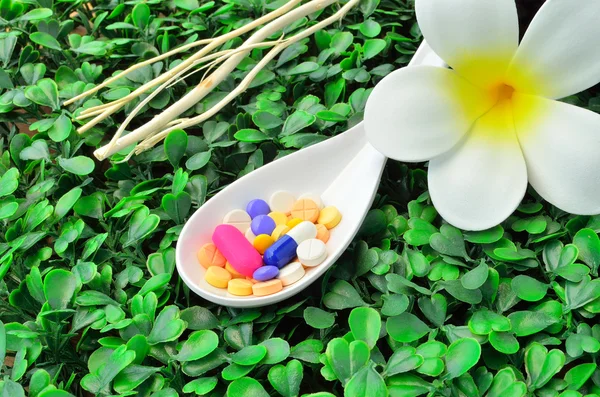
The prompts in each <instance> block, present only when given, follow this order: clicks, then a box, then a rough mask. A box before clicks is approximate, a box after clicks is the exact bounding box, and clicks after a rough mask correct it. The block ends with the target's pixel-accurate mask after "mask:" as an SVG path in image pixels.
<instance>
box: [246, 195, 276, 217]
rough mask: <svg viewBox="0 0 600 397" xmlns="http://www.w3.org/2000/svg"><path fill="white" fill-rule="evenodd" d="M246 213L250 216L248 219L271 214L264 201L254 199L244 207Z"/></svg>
mask: <svg viewBox="0 0 600 397" xmlns="http://www.w3.org/2000/svg"><path fill="white" fill-rule="evenodd" d="M246 212H247V213H248V215H250V218H252V219H254V218H256V217H257V216H259V215H267V214H268V213H269V212H271V208H269V204H267V202H266V201H265V200H261V199H254V200H252V201H250V202H249V203H248V205H247V206H246Z"/></svg>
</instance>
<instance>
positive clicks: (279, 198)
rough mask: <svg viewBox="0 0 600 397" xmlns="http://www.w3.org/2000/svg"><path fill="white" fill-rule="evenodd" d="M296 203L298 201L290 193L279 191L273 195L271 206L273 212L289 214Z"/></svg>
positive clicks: (270, 200) (270, 201)
mask: <svg viewBox="0 0 600 397" xmlns="http://www.w3.org/2000/svg"><path fill="white" fill-rule="evenodd" d="M295 201H296V199H295V198H294V196H293V195H292V194H291V193H290V192H285V191H279V192H275V193H273V195H271V198H270V199H269V206H270V207H271V211H277V212H283V213H284V214H288V213H289V212H290V211H291V210H292V206H293V205H294V202H295Z"/></svg>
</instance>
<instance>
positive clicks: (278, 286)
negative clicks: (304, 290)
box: [252, 279, 283, 296]
mask: <svg viewBox="0 0 600 397" xmlns="http://www.w3.org/2000/svg"><path fill="white" fill-rule="evenodd" d="M282 289H283V284H282V283H281V280H278V279H273V280H269V281H263V282H258V283H256V284H253V285H252V292H253V293H254V295H256V296H265V295H272V294H274V293H276V292H279V291H281V290H282Z"/></svg>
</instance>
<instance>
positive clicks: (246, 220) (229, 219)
mask: <svg viewBox="0 0 600 397" xmlns="http://www.w3.org/2000/svg"><path fill="white" fill-rule="evenodd" d="M223 223H224V224H226V225H233V226H235V227H236V228H237V229H238V230H239V231H240V232H242V233H246V230H248V228H249V227H250V224H251V223H252V218H250V215H248V213H247V212H246V211H244V210H233V211H229V212H228V213H227V215H225V217H224V218H223Z"/></svg>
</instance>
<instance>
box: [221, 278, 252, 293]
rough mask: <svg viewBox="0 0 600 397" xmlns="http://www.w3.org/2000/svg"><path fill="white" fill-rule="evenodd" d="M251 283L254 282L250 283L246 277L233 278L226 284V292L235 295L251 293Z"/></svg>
mask: <svg viewBox="0 0 600 397" xmlns="http://www.w3.org/2000/svg"><path fill="white" fill-rule="evenodd" d="M253 285H254V284H252V282H251V281H248V280H246V279H243V278H235V279H233V280H231V281H230V282H229V283H228V284H227V292H229V293H230V294H231V295H237V296H248V295H252V286H253Z"/></svg>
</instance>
